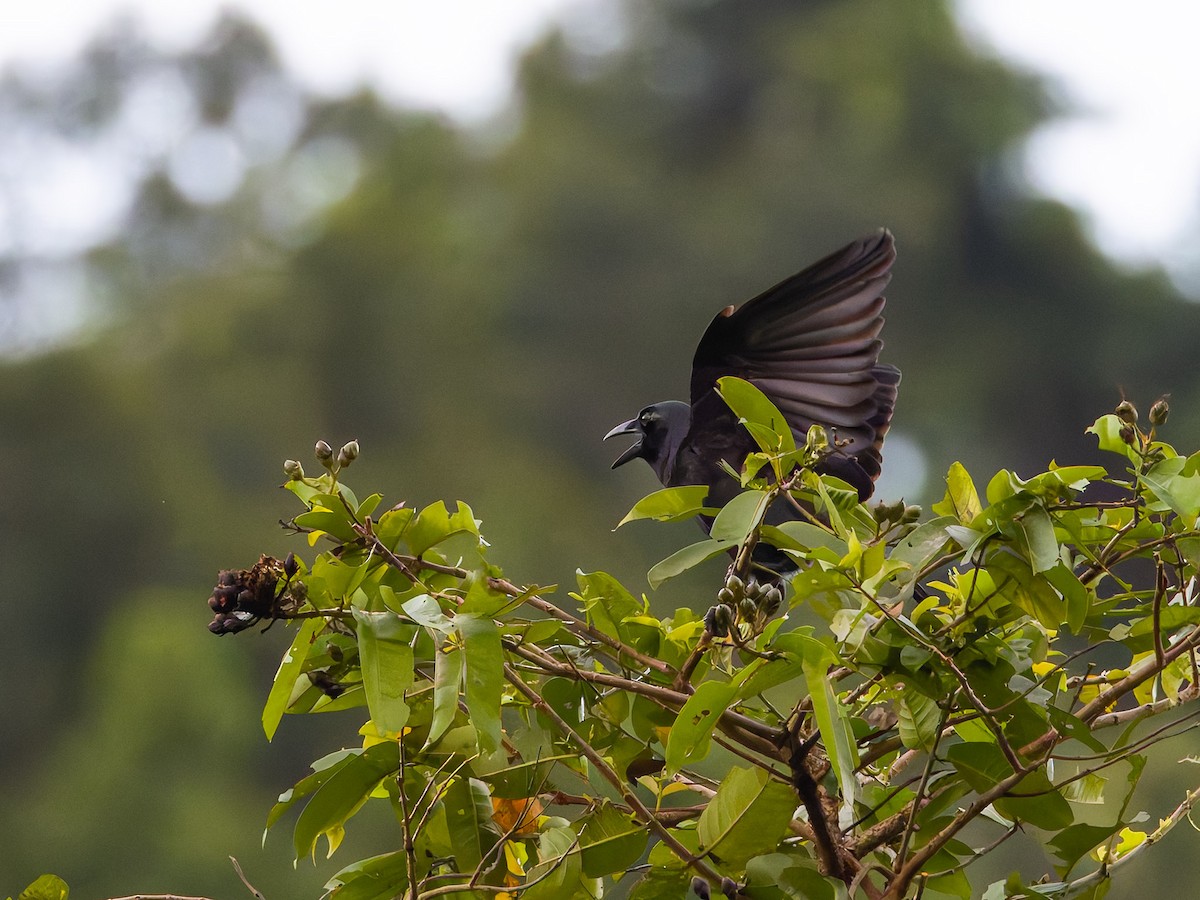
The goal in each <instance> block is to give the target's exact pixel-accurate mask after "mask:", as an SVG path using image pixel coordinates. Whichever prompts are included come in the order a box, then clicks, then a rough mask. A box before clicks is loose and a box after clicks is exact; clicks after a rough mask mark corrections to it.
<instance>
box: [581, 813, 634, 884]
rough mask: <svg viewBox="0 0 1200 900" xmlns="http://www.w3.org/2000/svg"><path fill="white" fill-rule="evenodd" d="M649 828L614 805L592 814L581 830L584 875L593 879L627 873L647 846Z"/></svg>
mask: <svg viewBox="0 0 1200 900" xmlns="http://www.w3.org/2000/svg"><path fill="white" fill-rule="evenodd" d="M649 838H650V832H649V829H647V828H646V826H644V825H641V824H639V823H638V822H637V821H635V820H634V819H632V818H630V817H629V816H628V815H626V814H625V813H623V812H621V811H620V810H619V809H617V808H616V807H614V806H612V805H611V804H608V803H604V804H602V805H601V806H600V807H599V808H598V809H596V811H595V812H593V813H592V814H591V815H590V816H588V817H587V818H586V819H585V820H584V823H583V829H582V830H581V831H580V833H579V852H580V857H581V859H582V862H583V874H584V875H587V876H588V877H589V878H599V877H601V876H602V875H612V874H615V873H617V872H624V871H625V870H626V869H628V868H629V867H630V866H632V865H633V864H634V863H635V862H637V861H638V859H640V858H641V855H642V853H643V852H644V851H645V849H646V842H647V841H648V840H649Z"/></svg>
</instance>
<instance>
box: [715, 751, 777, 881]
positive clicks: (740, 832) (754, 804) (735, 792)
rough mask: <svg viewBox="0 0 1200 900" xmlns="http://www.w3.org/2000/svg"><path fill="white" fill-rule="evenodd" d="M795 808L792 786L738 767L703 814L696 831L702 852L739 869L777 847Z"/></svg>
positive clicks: (730, 774)
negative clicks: (749, 860) (751, 859)
mask: <svg viewBox="0 0 1200 900" xmlns="http://www.w3.org/2000/svg"><path fill="white" fill-rule="evenodd" d="M795 809H796V794H795V792H794V791H793V790H792V789H791V787H790V786H788V785H786V784H782V783H780V782H778V781H775V780H774V779H772V778H771V777H770V776H769V775H768V774H767V773H766V772H765V771H763V770H762V769H759V768H757V767H756V768H741V767H735V768H733V769H731V770H730V771H729V773H728V774H727V775H726V776H725V777H724V778H723V779H722V780H721V786H720V787H719V788H717V793H716V796H714V797H713V798H712V799H711V800H710V801H709V802H708V805H707V806H706V807H705V808H704V812H703V813H701V815H700V821H699V823H698V824H697V828H696V831H697V833H698V835H699V837H700V847H701V850H702V851H703V852H705V853H711V854H713V855H714V856H715V857H717V858H718V859H720V860H721V861H722V862H725V863H727V864H729V865H731V866H734V867H740V866H741V865H743V864H745V862H746V860H748V859H750V858H751V857H752V856H758V855H759V854H761V853H767V852H769V851H771V850H774V849H775V848H776V846H778V844H779V841H780V839H781V838H782V837H783V835H784V833H785V832H786V831H787V828H788V823H789V822H791V820H792V813H793V812H794V811H795Z"/></svg>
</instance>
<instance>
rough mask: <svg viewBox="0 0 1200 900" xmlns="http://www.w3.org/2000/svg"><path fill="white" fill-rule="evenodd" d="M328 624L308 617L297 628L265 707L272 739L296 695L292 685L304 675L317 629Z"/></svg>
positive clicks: (265, 727) (265, 720)
mask: <svg viewBox="0 0 1200 900" xmlns="http://www.w3.org/2000/svg"><path fill="white" fill-rule="evenodd" d="M324 626H325V620H324V619H319V618H313V619H305V620H304V623H303V624H302V625H301V626H300V628H299V629H298V630H297V631H296V636H295V637H294V638H293V639H292V644H291V646H290V647H288V649H287V652H286V653H284V654H283V659H282V660H280V663H279V669H278V671H277V672H276V673H275V680H274V681H273V682H271V692H270V693H269V694H268V695H267V702H266V705H265V706H264V707H263V714H262V724H263V731H264V732H266V735H267V740H268V741H269V740H271V739H272V738H273V737H275V730H276V729H277V728H279V723H280V721H281V720H282V719H283V713H284V711H285V710H286V709H287V706H288V701H289V700H291V698H292V689H293V688H295V686H296V679H297V678H299V677H300V673H301V671H302V670H303V667H304V660H305V659H306V658H307V657H308V651H309V650H310V649H312V645H313V642H314V641H315V640H316V639H317V633H318V632H319V631H320V630H321V629H322V628H323V627H324Z"/></svg>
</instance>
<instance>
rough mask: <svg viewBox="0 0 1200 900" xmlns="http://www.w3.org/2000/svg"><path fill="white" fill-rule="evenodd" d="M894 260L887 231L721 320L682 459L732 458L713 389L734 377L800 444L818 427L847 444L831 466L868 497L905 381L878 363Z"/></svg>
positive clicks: (695, 374) (699, 357)
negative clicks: (766, 403)
mask: <svg viewBox="0 0 1200 900" xmlns="http://www.w3.org/2000/svg"><path fill="white" fill-rule="evenodd" d="M895 258H896V250H895V245H894V241H893V239H892V235H891V233H890V232H888V231H886V230H884V229H881V230H880V231H878V232H876V233H875V234H872V235H870V236H869V237H865V238H861V239H860V240H857V241H855V242H854V243H852V244H850V245H848V246H846V247H844V248H843V249H841V250H839V251H837V252H836V253H833V254H830V255H829V256H827V257H826V258H825V259H823V260H821V261H820V262H818V263H815V264H814V265H812V266H809V267H808V268H807V269H805V270H804V271H803V272H800V273H798V274H796V275H793V276H792V277H791V278H788V279H786V280H785V281H782V282H780V283H779V284H777V285H775V287H773V288H771V289H770V290H767V291H764V292H763V293H762V294H759V295H758V296H757V297H755V298H754V299H753V300H748V301H747V302H746V303H743V304H742V305H741V306H740V307H736V308H735V307H732V306H730V307H727V308H726V309H725V310H723V311H722V312H721V313H720V314H719V315H717V317H716V318H715V319H713V321H712V324H710V325H709V326H708V329H707V330H706V331H705V332H704V336H703V337H702V338H701V339H700V345H699V346H698V347H697V348H696V355H695V357H694V359H693V362H692V382H691V405H692V421H691V427H690V429H689V431H688V434H687V437H686V438H685V439H684V441H683V447H682V448H681V458H682V457H687V458H690V459H706V458H707V459H711V458H712V455H713V451H714V450H716V451H717V452H718V453H719V454H720V455H723V456H726V458H728V456H727V455H726V453H725V452H724V451H725V450H727V449H732V448H726V447H725V445H726V444H728V443H729V439H730V435H729V429H730V419H731V416H730V414H729V411H728V409H727V408H726V407H725V406H724V403H723V402H722V401H721V399H720V398H719V397H717V396H716V394H715V392H714V385H715V384H716V381H717V379H718V378H721V377H722V376H725V375H736V376H738V377H739V378H744V379H746V380H747V381H750V382H751V383H753V384H755V385H757V386H758V388H759V389H760V390H762V392H763V393H765V394H766V395H767V396H768V397H770V398H771V400H772V401H774V403H775V405H776V406H778V407H779V410H780V412H782V413H783V415H784V418H786V419H787V421H788V424H789V425H790V426H791V428H792V432H793V433H794V434H795V436H796V439H797V440H798V441H803V440H804V437H805V434H806V433H807V432H808V428H809V426H810V425H813V424H814V423H815V424H820V425H823V426H825V427H826V428H828V429H830V431H831V432H832V433H834V434H836V437H837V439H838V440H839V441H845V442H847V443H846V446H845V448H844V450H842V451H841V453H840V454H839V455H837V456H835V457H833V458H831V459H830V460H829V464H828V466H827V467H826V468H827V469H828V470H829V471H831V472H832V473H833V474H835V475H838V476H839V477H841V478H843V479H845V480H846V481H848V482H850V483H851V484H853V485H855V487H857V488H858V490H859V494H860V495H861V496H863V497H864V498H865V497H867V496H869V495H870V493H871V491H872V488H873V481H874V479H875V478H876V477H877V476H878V475H879V469H880V463H881V459H882V457H881V447H882V444H883V437H884V434H885V433H886V432H887V429H888V425H889V424H890V422H891V417H892V409H893V407H894V405H895V402H896V389H897V385H898V384H899V382H900V372H899V371H898V370H897V369H895V368H894V367H892V366H886V365H880V364H879V351H880V348H881V347H882V346H883V344H882V342H881V341H880V340H879V332H880V329H882V327H883V315H882V312H883V305H884V298H883V289H884V287H885V286H886V285H887V283H888V280H889V279H890V278H891V274H890V269H891V266H892V263H893V261H894V260H895ZM734 428H735V429H736V426H734ZM736 430H737V431H742V429H736ZM747 437H748V436H747ZM685 451H686V452H685ZM739 461H740V460H739ZM680 475H683V473H682V472H681V473H680Z"/></svg>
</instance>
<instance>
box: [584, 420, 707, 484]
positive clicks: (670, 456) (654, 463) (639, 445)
mask: <svg viewBox="0 0 1200 900" xmlns="http://www.w3.org/2000/svg"><path fill="white" fill-rule="evenodd" d="M691 421H692V408H691V407H690V406H688V404H686V403H683V402H681V401H679V400H665V401H663V402H662V403H655V404H652V405H651V406H647V407H646V408H645V409H643V410H642V411H641V412H640V413H638V414H637V418H636V419H630V420H629V421H628V422H622V423H621V424H620V425H618V426H617V427H616V428H614V429H613V430H612V431H610V432H609V433H608V434H606V435H605V436H604V439H605V440H606V441H607V440H608V439H609V438H610V437H614V436H616V435H618V434H636V435H637V436H638V439H637V440H636V441H634V443H633V444H632V445H631V446H630V447H629V449H628V450H626V451H625V452H624V453H622V454H621V455H620V456H618V457H617V459H616V461H615V462H614V463H613V464H612V467H613V468H614V469H615V468H616V467H617V466H623V465H625V463H627V462H629V461H630V460H631V459H637V458H638V457H641V458H642V459H644V460H646V462H648V463H650V466H651V468H653V469H654V472H655V474H657V475H658V477H659V479H660V480H661V481H663V482H664V483H665V482H666V479H667V473H669V472H670V471H671V464H672V463H673V462H674V460H675V452H676V451H677V450H678V449H679V445H680V444H681V443H683V439H684V437H685V436H686V435H687V432H688V427H689V425H690V424H691Z"/></svg>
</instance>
